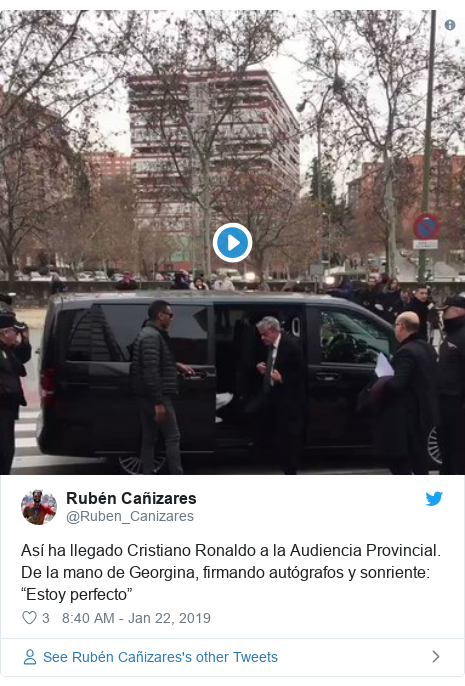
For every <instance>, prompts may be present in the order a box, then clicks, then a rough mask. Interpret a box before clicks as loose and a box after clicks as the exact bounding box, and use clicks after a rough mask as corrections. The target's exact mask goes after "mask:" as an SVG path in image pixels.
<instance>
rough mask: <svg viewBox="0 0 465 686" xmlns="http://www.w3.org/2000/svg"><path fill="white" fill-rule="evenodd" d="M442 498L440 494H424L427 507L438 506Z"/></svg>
mask: <svg viewBox="0 0 465 686" xmlns="http://www.w3.org/2000/svg"><path fill="white" fill-rule="evenodd" d="M441 498H442V493H435V494H434V495H429V493H427V494H426V500H427V501H428V503H427V507H434V506H435V505H439V503H440V502H441Z"/></svg>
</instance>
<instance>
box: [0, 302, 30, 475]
mask: <svg viewBox="0 0 465 686" xmlns="http://www.w3.org/2000/svg"><path fill="white" fill-rule="evenodd" d="M30 359H31V345H30V343H29V338H28V333H27V327H26V325H25V324H20V323H19V322H18V321H16V318H15V316H14V315H13V314H11V313H5V312H3V313H0V474H1V475H2V476H5V475H7V474H9V473H10V471H11V465H12V464H13V458H14V454H15V422H16V420H17V419H18V417H19V408H20V406H23V407H25V406H26V400H25V397H24V393H23V389H22V386H21V378H22V377H25V376H26V369H25V368H24V365H25V364H26V363H27V362H29V360H30Z"/></svg>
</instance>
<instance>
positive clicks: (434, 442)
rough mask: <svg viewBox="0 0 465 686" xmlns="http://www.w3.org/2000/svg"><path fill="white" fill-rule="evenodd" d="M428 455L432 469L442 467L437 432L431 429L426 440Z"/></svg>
mask: <svg viewBox="0 0 465 686" xmlns="http://www.w3.org/2000/svg"><path fill="white" fill-rule="evenodd" d="M428 455H429V457H430V460H431V464H432V466H433V468H436V469H437V468H438V467H442V458H441V451H440V450H439V441H438V431H437V429H433V430H432V432H431V433H430V435H429V438H428Z"/></svg>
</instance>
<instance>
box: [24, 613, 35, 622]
mask: <svg viewBox="0 0 465 686" xmlns="http://www.w3.org/2000/svg"><path fill="white" fill-rule="evenodd" d="M23 619H24V621H25V622H26V624H34V622H35V621H36V619H37V612H23Z"/></svg>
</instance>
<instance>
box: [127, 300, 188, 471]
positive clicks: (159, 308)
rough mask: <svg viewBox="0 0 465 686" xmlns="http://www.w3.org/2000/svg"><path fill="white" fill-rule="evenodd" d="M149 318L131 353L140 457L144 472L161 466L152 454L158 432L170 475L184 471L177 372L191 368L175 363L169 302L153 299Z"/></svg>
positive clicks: (185, 372) (186, 372) (172, 315)
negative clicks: (177, 401)
mask: <svg viewBox="0 0 465 686" xmlns="http://www.w3.org/2000/svg"><path fill="white" fill-rule="evenodd" d="M148 316H149V319H148V321H147V322H146V324H145V325H144V327H143V329H142V331H141V332H140V334H139V335H138V337H137V338H136V340H135V342H134V347H133V353H132V363H131V387H132V390H133V392H134V394H135V395H136V396H137V402H138V409H139V419H140V428H141V446H140V457H141V463H142V473H143V474H153V473H154V471H158V470H159V469H160V468H161V466H162V465H163V460H160V459H159V458H157V457H156V455H155V450H156V444H157V437H158V431H161V432H162V434H163V437H164V439H165V448H166V466H167V471H168V473H169V474H183V469H182V464H181V450H180V434H179V428H178V423H177V419H176V411H175V408H174V402H173V401H174V398H175V397H176V396H177V394H178V378H177V376H178V373H180V374H183V375H185V376H192V375H193V374H194V370H193V369H192V368H191V367H189V366H187V365H185V364H181V363H180V362H176V358H175V352H174V349H173V344H172V341H171V338H170V336H169V333H168V329H169V327H170V325H171V322H172V321H173V317H174V313H173V311H172V309H171V306H170V304H169V303H168V302H166V301H164V300H156V301H155V302H154V303H153V304H152V305H151V306H150V307H149V312H148Z"/></svg>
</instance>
